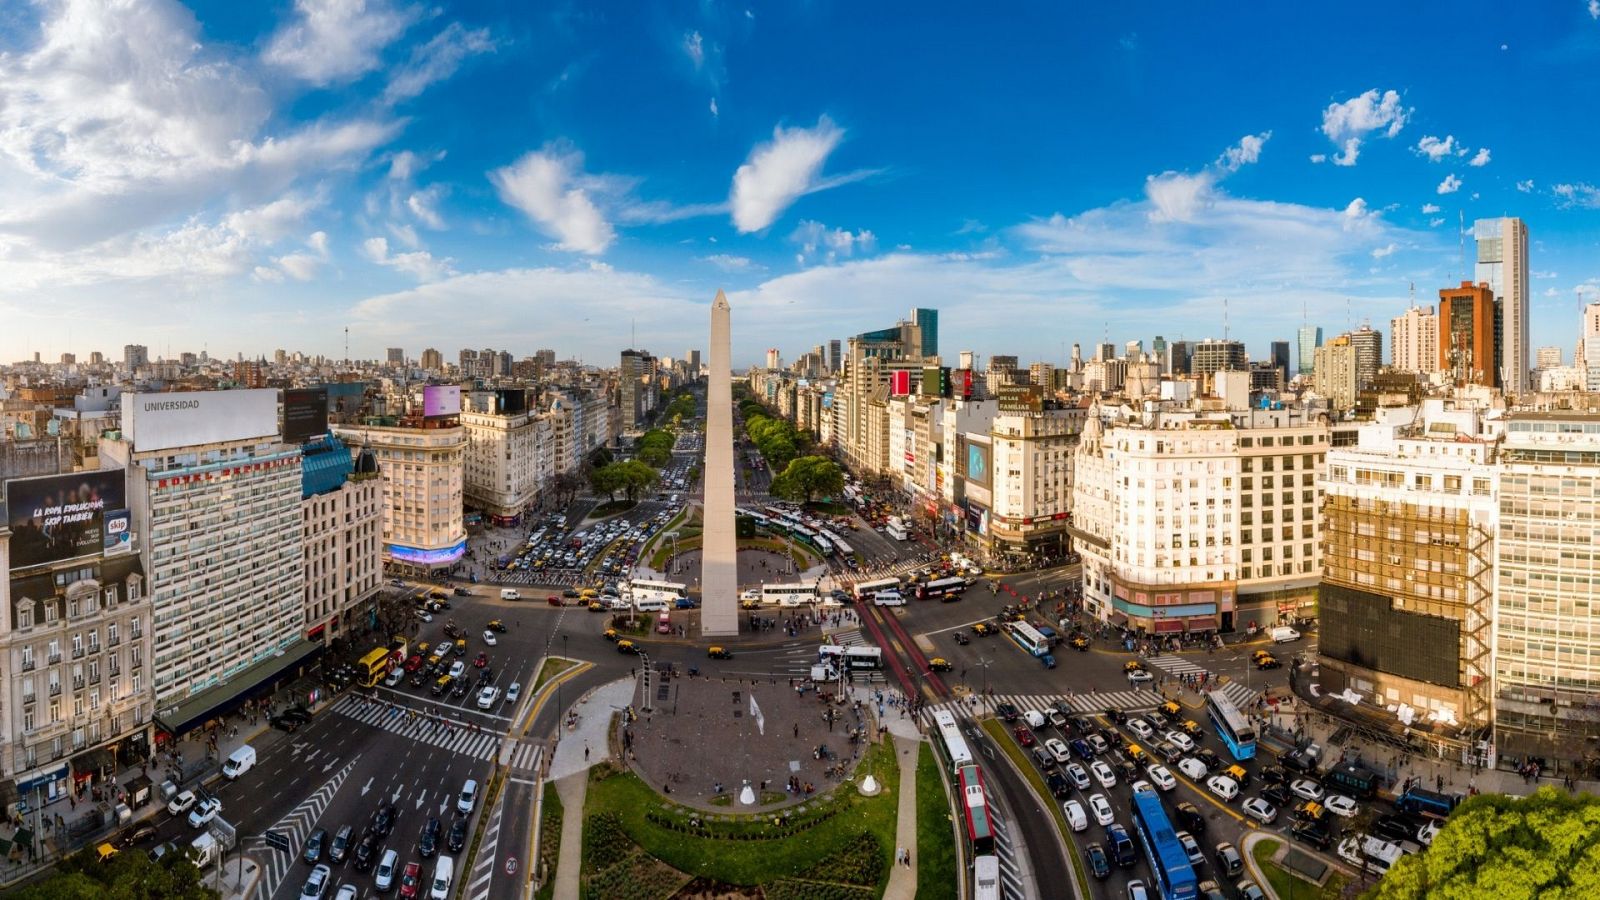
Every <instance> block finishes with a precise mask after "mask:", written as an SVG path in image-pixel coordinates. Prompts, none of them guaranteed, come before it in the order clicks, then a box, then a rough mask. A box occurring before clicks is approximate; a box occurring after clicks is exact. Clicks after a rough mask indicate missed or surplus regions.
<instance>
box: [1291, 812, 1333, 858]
mask: <svg viewBox="0 0 1600 900" xmlns="http://www.w3.org/2000/svg"><path fill="white" fill-rule="evenodd" d="M1289 836H1290V837H1292V838H1294V839H1295V840H1297V841H1301V842H1303V843H1307V844H1310V845H1312V846H1313V847H1316V848H1317V849H1318V850H1322V851H1324V852H1326V851H1327V849H1328V847H1329V845H1331V844H1332V843H1333V832H1332V831H1330V830H1329V828H1328V825H1327V823H1326V822H1323V821H1315V822H1313V821H1308V820H1306V819H1301V820H1299V821H1297V822H1295V823H1294V824H1293V825H1291V826H1289Z"/></svg>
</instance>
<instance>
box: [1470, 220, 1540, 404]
mask: <svg viewBox="0 0 1600 900" xmlns="http://www.w3.org/2000/svg"><path fill="white" fill-rule="evenodd" d="M1472 236H1473V238H1474V239H1475V240H1476V242H1477V250H1478V254H1477V265H1476V266H1475V267H1474V268H1473V271H1472V280H1473V281H1474V282H1477V283H1479V284H1487V285H1489V289H1490V290H1491V291H1493V292H1494V302H1495V304H1496V305H1497V306H1498V308H1499V314H1500V323H1501V324H1500V329H1499V333H1498V339H1497V341H1496V345H1497V347H1496V349H1497V350H1498V351H1499V369H1500V371H1499V373H1498V378H1497V380H1496V381H1495V382H1493V383H1495V384H1498V385H1499V386H1500V387H1501V388H1502V389H1504V390H1505V392H1506V393H1508V394H1520V393H1523V392H1524V391H1528V390H1531V385H1530V384H1529V381H1528V377H1529V376H1528V354H1529V353H1530V352H1531V351H1530V347H1531V339H1530V338H1529V336H1528V325H1529V322H1528V291H1529V284H1528V279H1529V278H1530V277H1531V274H1530V273H1529V272H1528V226H1526V225H1524V224H1523V222H1522V220H1521V219H1518V218H1513V217H1506V218H1499V219H1479V220H1477V221H1476V222H1473V223H1472ZM1479 383H1483V382H1479Z"/></svg>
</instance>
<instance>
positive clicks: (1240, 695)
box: [1217, 681, 1261, 711]
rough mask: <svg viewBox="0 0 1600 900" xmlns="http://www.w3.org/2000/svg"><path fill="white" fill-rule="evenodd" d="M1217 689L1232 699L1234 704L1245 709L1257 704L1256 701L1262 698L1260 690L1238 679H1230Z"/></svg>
mask: <svg viewBox="0 0 1600 900" xmlns="http://www.w3.org/2000/svg"><path fill="white" fill-rule="evenodd" d="M1217 690H1218V692H1220V693H1221V694H1222V696H1224V697H1227V698H1228V699H1229V700H1232V701H1233V705H1234V706H1236V707H1238V708H1239V709H1241V710H1245V711H1248V710H1250V708H1251V707H1253V706H1255V705H1256V701H1258V700H1260V699H1261V692H1260V691H1253V690H1251V689H1250V688H1248V687H1246V686H1245V685H1244V684H1243V683H1241V682H1238V681H1230V682H1228V683H1227V684H1225V685H1223V686H1222V687H1220V688H1217Z"/></svg>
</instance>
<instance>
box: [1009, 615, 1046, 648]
mask: <svg viewBox="0 0 1600 900" xmlns="http://www.w3.org/2000/svg"><path fill="white" fill-rule="evenodd" d="M1006 633H1007V634H1009V635H1011V639H1012V640H1013V641H1015V642H1016V644H1017V646H1018V647H1021V648H1022V649H1024V650H1026V651H1028V653H1029V654H1031V655H1033V656H1043V655H1045V654H1046V653H1049V652H1050V639H1049V638H1047V637H1045V636H1044V635H1042V634H1040V633H1039V630H1038V629H1037V628H1034V627H1033V626H1032V625H1029V624H1028V623H1027V622H1007V623H1006Z"/></svg>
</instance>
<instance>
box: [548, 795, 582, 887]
mask: <svg viewBox="0 0 1600 900" xmlns="http://www.w3.org/2000/svg"><path fill="white" fill-rule="evenodd" d="M588 793H589V770H588V769H584V770H583V771H580V772H574V773H573V774H571V775H568V776H567V777H565V778H562V779H560V780H558V781H556V794H558V795H559V796H560V797H561V808H562V809H563V810H565V812H564V813H563V815H562V816H561V851H560V853H559V854H557V856H556V884H555V893H554V894H553V895H552V896H553V897H554V900H578V876H579V874H580V871H581V869H582V868H583V801H584V798H585V797H586V796H587V795H588Z"/></svg>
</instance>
